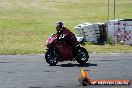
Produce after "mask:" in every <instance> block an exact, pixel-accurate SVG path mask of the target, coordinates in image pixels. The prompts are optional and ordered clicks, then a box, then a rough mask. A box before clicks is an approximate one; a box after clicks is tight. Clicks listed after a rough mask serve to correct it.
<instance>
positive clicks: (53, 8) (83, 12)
mask: <svg viewBox="0 0 132 88" xmlns="http://www.w3.org/2000/svg"><path fill="white" fill-rule="evenodd" d="M116 2H117V9H116V18H131V14H132V1H131V0H116ZM110 3H111V11H110V12H111V14H110V16H111V19H112V11H113V10H112V1H111V0H110ZM59 20H61V21H64V22H65V25H66V26H67V27H68V28H70V29H71V30H72V31H73V32H74V33H75V29H74V26H76V25H77V24H79V23H84V22H105V21H106V20H107V0H0V54H30V53H44V51H45V48H46V47H45V46H44V41H46V39H47V38H48V37H49V36H50V35H51V34H52V33H54V32H55V22H56V21H59ZM85 47H86V48H87V49H88V50H89V52H91V53H92V52H97V53H98V52H132V47H131V46H128V45H115V46H111V45H104V46H102V45H92V44H87V45H86V46H85Z"/></svg>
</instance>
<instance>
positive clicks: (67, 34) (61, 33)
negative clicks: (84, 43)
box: [56, 21, 78, 50]
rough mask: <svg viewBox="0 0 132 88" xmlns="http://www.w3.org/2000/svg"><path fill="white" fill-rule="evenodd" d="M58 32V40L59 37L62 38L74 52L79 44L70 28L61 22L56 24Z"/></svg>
mask: <svg viewBox="0 0 132 88" xmlns="http://www.w3.org/2000/svg"><path fill="white" fill-rule="evenodd" d="M56 31H57V33H56V34H57V39H58V40H59V37H61V38H63V39H64V41H66V42H67V43H68V44H69V45H70V46H71V47H72V48H73V50H75V49H76V44H77V43H78V42H77V38H76V37H75V35H74V34H73V33H72V32H71V31H70V30H69V29H68V28H66V27H65V26H64V23H63V22H61V21H59V22H57V23H56Z"/></svg>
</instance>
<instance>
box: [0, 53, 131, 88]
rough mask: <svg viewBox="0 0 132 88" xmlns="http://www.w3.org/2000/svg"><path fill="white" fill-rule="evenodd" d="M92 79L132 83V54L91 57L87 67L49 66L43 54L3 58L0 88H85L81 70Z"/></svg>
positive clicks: (67, 62) (0, 67) (3, 56)
mask: <svg viewBox="0 0 132 88" xmlns="http://www.w3.org/2000/svg"><path fill="white" fill-rule="evenodd" d="M82 67H84V69H85V70H87V71H88V72H89V78H90V79H130V80H132V54H91V55H90V58H89V61H88V63H87V64H86V65H84V66H82V65H79V64H78V63H77V62H76V61H66V62H60V63H58V64H57V66H49V65H48V64H47V63H46V62H45V59H44V55H43V54H37V55H1V56H0V88H83V87H82V86H81V85H80V83H79V82H78V78H79V77H80V76H81V68H82ZM85 88H132V86H131V85H129V86H105V85H100V86H95V85H94V86H87V87H85Z"/></svg>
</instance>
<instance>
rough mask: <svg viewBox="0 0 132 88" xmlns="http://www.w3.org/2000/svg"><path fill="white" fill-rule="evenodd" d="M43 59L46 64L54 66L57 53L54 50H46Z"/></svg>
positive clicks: (56, 60) (56, 61)
mask: <svg viewBox="0 0 132 88" xmlns="http://www.w3.org/2000/svg"><path fill="white" fill-rule="evenodd" d="M45 59H46V62H47V63H48V64H50V65H51V66H55V65H56V64H57V63H58V55H57V52H56V51H54V50H48V51H47V52H46V53H45Z"/></svg>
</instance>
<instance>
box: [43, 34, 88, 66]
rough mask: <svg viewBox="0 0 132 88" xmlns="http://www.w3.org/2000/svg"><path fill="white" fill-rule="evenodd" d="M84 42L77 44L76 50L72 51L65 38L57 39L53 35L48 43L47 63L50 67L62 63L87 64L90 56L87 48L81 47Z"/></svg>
mask: <svg viewBox="0 0 132 88" xmlns="http://www.w3.org/2000/svg"><path fill="white" fill-rule="evenodd" d="M84 44H85V43H84V42H83V41H81V42H78V43H77V44H76V49H75V50H74V49H72V47H71V46H69V45H68V44H67V43H66V42H65V41H64V40H63V38H61V39H60V40H58V39H57V37H56V35H55V34H54V35H52V36H51V37H50V38H49V39H48V40H47V41H46V46H47V52H46V53H45V59H46V62H47V63H48V64H50V65H56V64H57V63H58V62H62V61H68V60H70V61H75V60H76V61H77V62H78V63H80V64H85V63H86V62H87V61H88V59H89V55H88V52H87V50H86V49H85V48H83V47H81V45H84Z"/></svg>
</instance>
